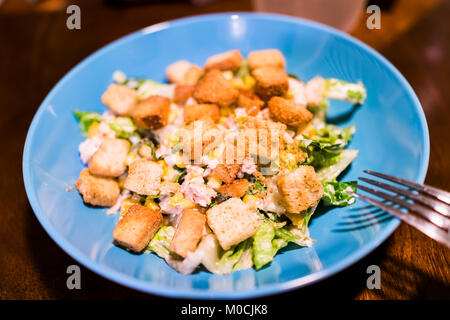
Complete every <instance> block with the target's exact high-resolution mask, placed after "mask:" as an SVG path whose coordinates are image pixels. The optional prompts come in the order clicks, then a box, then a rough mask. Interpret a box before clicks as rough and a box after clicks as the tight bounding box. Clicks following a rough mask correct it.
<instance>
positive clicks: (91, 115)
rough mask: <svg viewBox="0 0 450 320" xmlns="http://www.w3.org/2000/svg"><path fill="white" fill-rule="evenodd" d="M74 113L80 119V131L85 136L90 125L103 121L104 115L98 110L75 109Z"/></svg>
mask: <svg viewBox="0 0 450 320" xmlns="http://www.w3.org/2000/svg"><path fill="white" fill-rule="evenodd" d="M74 114H75V117H76V118H77V120H78V121H79V128H80V132H81V134H82V135H83V136H85V137H87V135H88V131H89V127H90V126H91V125H92V124H93V123H95V122H101V121H102V115H101V114H100V113H97V112H90V111H78V110H75V111H74Z"/></svg>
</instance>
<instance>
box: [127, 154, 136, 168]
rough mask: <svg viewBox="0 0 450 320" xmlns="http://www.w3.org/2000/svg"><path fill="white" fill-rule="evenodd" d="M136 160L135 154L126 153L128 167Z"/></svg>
mask: <svg viewBox="0 0 450 320" xmlns="http://www.w3.org/2000/svg"><path fill="white" fill-rule="evenodd" d="M137 159H138V156H137V154H136V153H134V152H130V153H128V155H127V160H126V163H127V165H128V166H129V165H130V164H131V163H132V162H133V161H135V160H137Z"/></svg>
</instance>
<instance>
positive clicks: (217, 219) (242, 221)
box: [206, 198, 261, 250]
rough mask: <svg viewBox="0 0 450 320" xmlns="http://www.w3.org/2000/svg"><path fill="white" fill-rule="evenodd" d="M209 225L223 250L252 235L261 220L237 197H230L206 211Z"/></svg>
mask: <svg viewBox="0 0 450 320" xmlns="http://www.w3.org/2000/svg"><path fill="white" fill-rule="evenodd" d="M206 217H207V221H208V225H209V227H210V228H211V229H212V231H213V232H214V234H215V235H216V237H217V240H219V243H220V246H221V247H222V249H224V250H228V249H230V247H231V246H232V245H235V244H238V243H240V242H241V241H244V240H245V239H247V238H249V237H251V236H253V235H254V234H255V232H256V230H257V229H258V226H259V224H260V223H261V220H260V218H259V216H258V214H257V213H256V212H254V211H250V210H249V208H248V207H247V205H246V204H245V203H244V202H243V201H242V200H241V199H239V198H230V199H228V200H226V201H224V202H222V203H220V204H217V205H215V206H214V207H212V208H211V209H209V210H208V211H206Z"/></svg>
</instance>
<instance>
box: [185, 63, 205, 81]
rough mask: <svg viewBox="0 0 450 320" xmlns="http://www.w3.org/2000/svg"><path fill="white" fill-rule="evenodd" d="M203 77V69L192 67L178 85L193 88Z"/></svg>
mask: <svg viewBox="0 0 450 320" xmlns="http://www.w3.org/2000/svg"><path fill="white" fill-rule="evenodd" d="M202 76H203V69H202V68H200V67H199V66H195V65H192V66H191V67H190V68H189V69H187V71H186V73H185V74H184V79H183V81H182V82H181V83H180V84H183V85H189V86H194V85H195V84H197V82H198V80H200V78H201V77H202Z"/></svg>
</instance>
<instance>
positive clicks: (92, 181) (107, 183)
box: [75, 169, 120, 207]
mask: <svg viewBox="0 0 450 320" xmlns="http://www.w3.org/2000/svg"><path fill="white" fill-rule="evenodd" d="M75 186H76V188H77V190H78V191H79V192H80V193H81V195H82V196H83V201H84V202H86V203H88V204H91V205H93V206H101V207H111V206H113V205H114V204H115V203H116V201H117V199H118V198H119V195H120V189H119V184H118V183H117V181H115V180H113V179H112V178H104V177H97V176H94V175H92V174H90V172H89V170H88V169H83V170H82V171H81V173H80V177H79V178H78V180H77V182H76V184H75Z"/></svg>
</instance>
